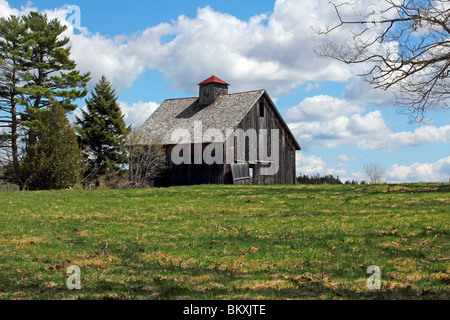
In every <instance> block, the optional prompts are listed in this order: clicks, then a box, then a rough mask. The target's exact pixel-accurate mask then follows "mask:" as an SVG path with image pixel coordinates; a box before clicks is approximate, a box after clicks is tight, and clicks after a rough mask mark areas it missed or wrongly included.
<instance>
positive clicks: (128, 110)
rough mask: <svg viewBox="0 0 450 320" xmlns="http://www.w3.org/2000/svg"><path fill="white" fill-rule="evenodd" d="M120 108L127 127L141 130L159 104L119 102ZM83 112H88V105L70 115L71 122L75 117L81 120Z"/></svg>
mask: <svg viewBox="0 0 450 320" xmlns="http://www.w3.org/2000/svg"><path fill="white" fill-rule="evenodd" d="M118 103H119V107H120V109H121V110H122V114H123V115H124V118H125V122H126V123H127V125H132V126H133V127H134V128H139V127H140V126H141V125H142V124H143V123H144V121H145V120H147V119H148V117H150V116H151V115H152V113H153V112H155V110H156V109H157V108H158V107H159V104H158V103H156V102H153V101H149V102H142V101H139V102H135V103H133V104H132V105H131V106H130V105H129V104H128V103H126V102H123V101H118ZM81 110H84V111H86V110H87V107H86V105H85V106H83V107H81V108H77V109H76V110H75V111H74V112H73V113H72V115H70V117H69V120H70V121H71V122H74V121H75V117H78V118H81V117H82V113H81Z"/></svg>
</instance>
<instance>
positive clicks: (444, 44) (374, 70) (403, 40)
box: [316, 0, 450, 121]
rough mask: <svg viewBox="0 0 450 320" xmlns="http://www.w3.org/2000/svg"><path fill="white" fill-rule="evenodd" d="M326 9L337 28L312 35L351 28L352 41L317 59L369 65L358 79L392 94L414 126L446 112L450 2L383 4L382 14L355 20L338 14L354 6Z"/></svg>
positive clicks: (333, 0)
mask: <svg viewBox="0 0 450 320" xmlns="http://www.w3.org/2000/svg"><path fill="white" fill-rule="evenodd" d="M329 3H330V5H332V6H333V7H334V9H335V12H336V16H337V18H338V21H339V22H338V23H337V24H336V25H334V26H333V25H329V26H326V27H325V28H324V29H321V30H317V29H316V32H318V33H319V34H321V35H330V34H332V33H333V32H336V31H337V29H344V28H350V30H349V33H350V35H349V38H348V39H347V41H343V43H334V42H328V43H327V44H325V45H324V46H322V47H320V48H319V49H318V50H316V52H318V54H319V55H321V56H326V57H331V58H334V59H336V60H339V61H342V62H344V63H347V64H365V65H367V67H366V71H365V72H363V73H361V74H359V76H361V77H363V78H364V79H365V80H366V81H368V82H369V83H370V84H371V85H372V86H373V87H374V88H379V89H383V90H388V89H392V91H393V92H394V95H395V101H394V102H395V103H396V104H397V105H398V106H399V107H400V109H401V110H402V111H405V112H407V113H408V114H409V115H410V116H411V118H412V120H414V121H422V120H423V119H424V114H425V112H426V111H427V110H429V109H441V110H442V109H448V108H450V104H449V99H450V81H449V75H450V0H434V1H431V0H383V1H380V4H383V8H381V9H378V10H374V11H371V12H367V13H365V14H359V16H358V17H357V18H356V19H354V20H346V19H345V18H343V14H342V10H343V7H345V6H351V5H352V3H350V2H337V0H329Z"/></svg>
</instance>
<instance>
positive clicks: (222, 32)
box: [0, 0, 352, 94]
mask: <svg viewBox="0 0 450 320" xmlns="http://www.w3.org/2000/svg"><path fill="white" fill-rule="evenodd" d="M0 8H2V12H5V14H9V13H10V12H13V13H18V11H17V10H16V9H13V8H11V7H10V6H9V5H8V3H7V2H6V1H5V0H0ZM46 13H47V14H48V15H49V16H50V17H58V18H59V19H60V20H61V21H63V22H64V23H66V24H67V22H65V19H66V15H67V13H68V12H67V9H66V8H65V7H61V8H57V9H54V10H50V11H46ZM335 18H336V16H335V12H334V11H333V10H332V7H331V6H330V5H329V4H328V3H327V1H325V0H319V1H297V0H278V1H276V2H275V5H274V9H273V13H272V14H270V15H257V16H254V17H252V18H250V19H249V20H248V21H244V20H240V19H238V18H236V17H234V16H232V15H229V14H225V13H221V12H217V11H214V10H213V9H211V8H210V7H209V6H207V7H204V8H201V9H198V11H197V16H196V17H194V18H188V17H186V16H184V15H181V16H179V17H178V18H177V19H175V20H173V21H171V22H170V23H161V24H158V25H156V26H150V27H149V28H147V29H145V30H143V31H142V32H138V33H136V34H134V35H131V36H124V35H121V36H117V37H115V38H112V39H111V38H109V37H107V36H104V35H101V34H96V33H91V32H89V31H88V30H86V29H82V30H81V34H74V30H73V27H71V26H70V25H69V24H68V25H69V30H68V32H67V34H68V35H69V36H70V37H71V42H70V45H71V47H72V58H73V59H74V60H75V61H77V63H78V66H79V68H80V70H81V71H83V72H86V71H91V72H92V74H93V80H92V82H91V83H96V81H97V80H98V78H99V77H100V76H101V75H103V74H104V75H106V76H107V78H108V79H110V80H112V84H113V86H114V87H115V88H116V90H117V92H118V93H119V94H120V92H121V91H122V90H123V89H125V88H127V87H130V86H131V85H132V84H133V82H134V81H135V80H136V79H137V78H138V77H139V76H140V75H141V74H143V73H144V71H145V70H146V69H148V68H156V69H158V70H160V71H161V72H162V73H163V74H164V76H165V78H166V79H169V80H171V82H172V83H173V87H174V89H178V90H184V91H188V92H196V91H197V86H196V84H197V83H198V82H199V81H201V80H203V79H204V78H205V77H208V76H210V75H211V74H216V75H217V76H219V77H221V78H223V79H224V80H226V81H227V82H229V83H231V85H232V87H231V90H232V91H235V92H236V91H242V90H254V89H267V90H268V91H269V92H271V93H273V94H286V93H288V92H289V91H291V90H293V89H295V88H297V87H298V86H299V85H302V84H304V83H308V82H315V81H323V80H328V81H347V80H348V79H349V78H350V77H351V76H352V72H350V69H349V67H348V66H346V65H344V64H341V63H339V62H337V61H333V60H324V59H323V58H318V57H317V56H316V54H315V52H314V48H315V47H316V46H318V45H319V44H320V43H322V42H323V41H324V39H323V38H321V37H319V36H318V35H317V34H316V33H314V32H313V31H312V30H311V27H312V26H322V25H325V24H327V23H329V22H330V21H332V20H333V19H335ZM340 36H341V33H340V32H337V33H336V35H334V36H333V37H340ZM166 39H171V40H170V41H166ZM218 39H220V41H218ZM327 40H328V39H327ZM324 61H326V62H325V63H324Z"/></svg>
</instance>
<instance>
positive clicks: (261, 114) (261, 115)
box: [259, 100, 264, 118]
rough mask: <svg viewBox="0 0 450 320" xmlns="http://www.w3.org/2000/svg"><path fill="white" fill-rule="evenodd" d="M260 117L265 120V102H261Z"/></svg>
mask: <svg viewBox="0 0 450 320" xmlns="http://www.w3.org/2000/svg"><path fill="white" fill-rule="evenodd" d="M259 116H260V117H261V118H264V100H261V101H260V102H259Z"/></svg>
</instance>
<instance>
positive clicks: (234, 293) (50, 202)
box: [0, 184, 450, 299]
mask: <svg viewBox="0 0 450 320" xmlns="http://www.w3.org/2000/svg"><path fill="white" fill-rule="evenodd" d="M0 200H1V203H0V299H449V298H450V290H449V282H450V268H449V261H448V258H449V238H450V232H449V218H450V185H449V184H405V185H399V186H395V187H394V188H392V187H391V188H390V192H388V186H387V185H376V186H374V185H361V186H351V185H346V186H330V185H323V186H322V185H321V186H302V185H299V186H267V187H263V186H191V187H173V188H166V189H137V190H92V191H83V190H72V191H42V192H2V193H0ZM106 243H107V244H108V246H107V247H106V248H105V244H106ZM70 265H78V266H79V267H80V268H81V277H82V282H81V285H82V289H81V290H68V289H67V287H66V279H67V277H68V275H67V274H66V270H67V267H69V266H70ZM370 265H377V266H379V267H380V268H381V283H382V288H381V290H369V289H367V287H366V281H367V278H368V277H369V276H370V274H367V273H366V271H367V268H368V266H370Z"/></svg>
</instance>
